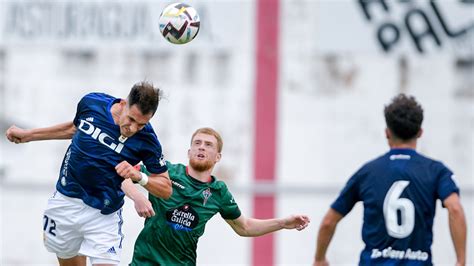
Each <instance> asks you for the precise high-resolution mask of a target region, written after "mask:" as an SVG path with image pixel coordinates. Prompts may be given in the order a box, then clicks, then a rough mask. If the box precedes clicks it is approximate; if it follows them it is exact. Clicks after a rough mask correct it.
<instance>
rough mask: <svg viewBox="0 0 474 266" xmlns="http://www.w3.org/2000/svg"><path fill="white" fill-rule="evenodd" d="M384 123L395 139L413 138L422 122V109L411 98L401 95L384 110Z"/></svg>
mask: <svg viewBox="0 0 474 266" xmlns="http://www.w3.org/2000/svg"><path fill="white" fill-rule="evenodd" d="M384 114H385V122H386V123H387V127H388V128H389V129H390V131H391V132H392V133H393V134H394V135H395V137H397V138H399V139H401V140H405V141H406V140H411V139H413V138H415V137H416V136H417V134H418V132H419V131H420V129H421V123H422V122H423V108H421V105H420V104H418V102H417V101H416V100H415V98H414V97H413V96H406V95H405V94H403V93H401V94H399V95H397V96H396V97H394V98H393V99H392V102H391V103H390V104H389V105H386V106H385V109H384Z"/></svg>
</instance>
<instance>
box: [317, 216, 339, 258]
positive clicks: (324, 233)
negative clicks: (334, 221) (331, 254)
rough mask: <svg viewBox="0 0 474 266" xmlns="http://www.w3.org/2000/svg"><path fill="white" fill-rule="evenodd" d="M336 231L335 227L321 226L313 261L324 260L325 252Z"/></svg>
mask: <svg viewBox="0 0 474 266" xmlns="http://www.w3.org/2000/svg"><path fill="white" fill-rule="evenodd" d="M335 230H336V227H335V226H332V225H328V224H324V223H323V224H321V227H320V228H319V232H318V239H317V243H316V255H315V257H314V260H315V261H324V260H325V259H326V252H327V249H328V246H329V243H331V239H332V236H333V235H334V232H335Z"/></svg>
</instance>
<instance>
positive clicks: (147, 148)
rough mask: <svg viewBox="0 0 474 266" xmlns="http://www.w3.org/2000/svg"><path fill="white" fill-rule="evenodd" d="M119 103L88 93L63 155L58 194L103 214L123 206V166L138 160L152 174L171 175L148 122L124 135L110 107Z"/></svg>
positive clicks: (76, 117)
mask: <svg viewBox="0 0 474 266" xmlns="http://www.w3.org/2000/svg"><path fill="white" fill-rule="evenodd" d="M119 101H120V99H117V98H114V97H112V96H110V95H107V94H103V93H90V94H87V95H86V96H84V97H83V98H82V99H81V101H80V102H79V104H78V105H77V112H76V116H75V118H74V125H75V126H76V128H77V131H76V133H75V134H74V136H73V137H72V142H71V145H69V148H68V150H67V152H66V155H65V156H64V160H63V164H62V166H61V171H60V173H59V180H58V182H57V185H56V189H57V190H58V191H59V192H61V193H62V194H64V195H66V196H69V197H73V198H80V199H82V201H83V202H84V203H85V204H87V205H89V206H91V207H93V208H96V209H99V210H101V213H102V214H110V213H113V212H115V211H117V210H118V209H120V207H122V205H123V203H124V200H123V197H124V193H123V191H122V189H121V184H122V182H123V180H124V179H123V178H122V177H121V176H119V175H118V174H117V173H116V171H115V166H116V165H117V164H119V163H120V162H122V161H127V162H129V163H130V164H131V165H135V164H137V163H139V162H140V161H143V164H145V165H146V167H147V169H149V171H150V172H151V173H155V174H160V173H163V172H166V171H167V167H166V163H165V160H164V159H163V155H162V152H161V145H160V142H159V141H158V138H157V137H156V135H155V132H154V131H153V128H152V127H151V125H150V123H147V124H146V126H145V127H144V128H143V129H142V130H140V131H138V132H137V133H136V134H135V135H133V136H131V137H130V138H124V137H122V136H121V134H120V127H119V126H118V125H116V124H115V122H114V119H113V118H112V114H111V112H110V108H111V107H112V105H113V104H114V103H118V102H119Z"/></svg>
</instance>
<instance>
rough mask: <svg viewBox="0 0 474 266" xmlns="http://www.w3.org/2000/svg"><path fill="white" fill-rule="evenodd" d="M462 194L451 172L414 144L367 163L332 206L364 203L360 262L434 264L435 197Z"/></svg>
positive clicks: (342, 207)
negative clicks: (415, 148) (362, 248)
mask: <svg viewBox="0 0 474 266" xmlns="http://www.w3.org/2000/svg"><path fill="white" fill-rule="evenodd" d="M451 193H459V188H458V187H457V186H456V184H455V182H454V180H453V173H452V172H451V171H450V170H449V169H448V168H446V166H444V165H443V164H442V163H441V162H438V161H434V160H432V159H429V158H427V157H424V156H422V155H421V154H419V153H417V152H416V151H415V150H412V149H392V150H390V151H389V152H388V153H386V154H384V155H383V156H381V157H379V158H377V159H375V160H373V161H371V162H369V163H367V164H365V165H364V166H363V167H362V168H361V169H360V170H359V171H357V172H356V173H355V174H354V175H353V176H352V177H351V178H350V179H349V181H348V182H347V184H346V186H345V187H344V189H343V190H342V192H341V194H340V195H339V197H338V198H337V199H336V201H335V202H334V203H333V204H332V205H331V208H332V209H334V210H335V211H337V212H339V213H340V214H342V215H343V216H345V215H346V214H347V213H349V212H350V211H351V209H352V208H353V207H354V205H355V204H356V203H357V202H358V201H362V202H363V204H364V223H363V227H362V240H363V241H364V243H365V249H364V250H363V251H362V252H361V255H360V262H359V263H360V265H432V260H431V244H432V242H433V231H432V227H433V219H434V216H435V211H436V201H437V200H438V199H440V200H441V201H443V200H444V199H446V198H447V197H448V196H449V195H451Z"/></svg>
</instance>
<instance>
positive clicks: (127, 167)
mask: <svg viewBox="0 0 474 266" xmlns="http://www.w3.org/2000/svg"><path fill="white" fill-rule="evenodd" d="M115 171H116V172H117V174H118V175H119V176H121V177H123V178H130V179H131V180H133V181H135V182H138V181H140V179H141V178H142V176H141V174H140V171H138V170H137V169H135V168H134V167H133V166H132V165H131V164H129V163H128V162H127V161H122V162H121V163H119V164H117V165H116V166H115Z"/></svg>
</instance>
